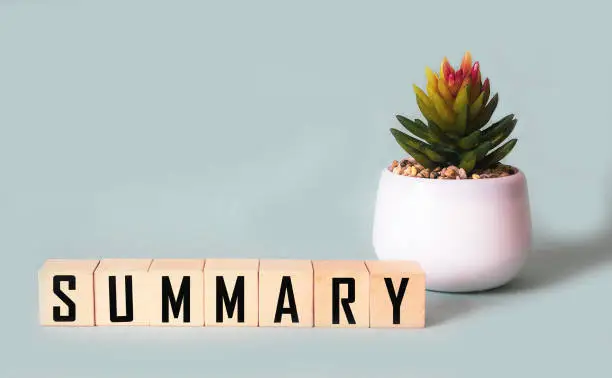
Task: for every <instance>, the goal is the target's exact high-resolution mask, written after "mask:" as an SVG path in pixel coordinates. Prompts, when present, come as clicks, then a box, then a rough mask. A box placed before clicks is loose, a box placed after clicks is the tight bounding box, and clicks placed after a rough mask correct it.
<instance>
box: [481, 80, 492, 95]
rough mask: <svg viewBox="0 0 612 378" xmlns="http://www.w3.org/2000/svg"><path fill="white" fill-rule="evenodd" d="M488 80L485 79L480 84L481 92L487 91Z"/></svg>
mask: <svg viewBox="0 0 612 378" xmlns="http://www.w3.org/2000/svg"><path fill="white" fill-rule="evenodd" d="M489 85H490V84H489V78H486V79H485V81H484V83H483V84H482V91H483V92H484V91H488V90H489Z"/></svg>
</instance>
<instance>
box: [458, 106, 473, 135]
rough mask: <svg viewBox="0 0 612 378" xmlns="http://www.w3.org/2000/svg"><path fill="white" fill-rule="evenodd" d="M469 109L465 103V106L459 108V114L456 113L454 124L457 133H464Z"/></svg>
mask: <svg viewBox="0 0 612 378" xmlns="http://www.w3.org/2000/svg"><path fill="white" fill-rule="evenodd" d="M469 111H470V106H469V105H468V104H465V106H463V107H462V108H461V111H460V112H459V114H457V121H456V123H455V126H456V130H457V133H458V134H459V135H465V134H466V130H467V124H468V115H469Z"/></svg>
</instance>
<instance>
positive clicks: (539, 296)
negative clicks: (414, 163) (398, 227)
mask: <svg viewBox="0 0 612 378" xmlns="http://www.w3.org/2000/svg"><path fill="white" fill-rule="evenodd" d="M547 3H548V4H547ZM0 4H1V5H0V230H1V231H0V232H1V234H0V251H2V256H4V260H3V261H2V275H1V278H0V279H1V283H2V285H3V287H4V291H3V296H4V298H3V302H2V303H3V306H2V311H1V312H0V320H1V321H2V330H1V331H2V332H1V334H2V341H1V342H2V344H3V347H2V350H3V352H2V354H1V357H0V376H2V377H30V376H32V377H34V376H36V377H42V376H44V377H63V378H67V377H92V378H95V377H170V376H172V377H203V376H206V377H216V376H219V377H221V376H247V375H248V376H262V377H273V376H279V377H280V376H297V377H306V376H315V374H318V376H322V377H331V376H334V377H336V376H340V377H378V376H383V375H384V376H386V375H390V376H391V374H393V376H403V377H406V376H409V377H444V378H446V377H464V376H465V377H494V376H496V377H517V376H529V377H536V376H554V377H572V376H577V375H581V376H582V375H586V376H592V377H600V376H603V375H605V373H604V371H606V370H609V369H611V368H612V366H611V363H610V358H609V356H610V351H611V350H612V326H611V325H610V323H611V320H612V296H611V294H610V293H611V290H612V259H610V257H611V255H610V249H611V248H612V243H611V240H610V238H608V239H606V237H605V236H602V235H603V233H606V232H608V235H609V234H610V231H611V230H612V223H611V222H612V203H611V200H610V199H611V196H607V197H606V193H607V194H611V193H610V192H611V190H610V186H611V184H612V167H611V163H612V155H611V154H610V140H612V122H611V121H610V119H611V116H610V109H611V106H612V91H611V89H610V88H611V87H612V74H611V71H612V69H611V67H612V66H611V64H610V62H611V60H612V53H611V47H610V40H609V38H610V37H609V36H610V35H612V27H611V26H610V21H609V17H610V12H611V9H610V7H609V6H606V5H604V4H605V2H604V1H587V0H583V1H572V2H569V1H568V2H563V1H561V2H552V1H550V2H536V1H498V2H497V1H490V0H489V1H478V2H476V1H453V2H443V1H405V0H404V1H370V2H358V1H331V0H327V1H318V0H316V1H315V0H311V1H301V2H297V1H288V0H285V1H267V0H258V1H229V0H226V1H214V2H213V1H178V0H174V1H163V2H162V1H144V0H143V1H133V0H121V1H110V0H106V1H97V2H93V1H78V0H71V1H68V0H56V1H51V0H46V1H45V0H32V1H26V0H23V1H18V0H3V1H1V2H0ZM466 49H470V50H471V51H472V53H473V54H474V57H475V58H476V59H478V60H480V61H481V63H482V69H483V71H484V72H485V74H486V75H488V76H490V77H491V78H492V79H491V80H492V85H493V88H494V90H496V91H500V98H501V105H500V107H499V110H498V113H496V114H497V115H498V116H501V115H503V114H506V113H508V112H513V113H515V114H517V116H518V118H519V123H518V126H517V129H516V131H515V135H516V136H517V137H519V143H518V145H517V147H516V149H515V151H514V152H513V154H512V155H511V156H510V157H509V158H508V160H507V162H508V163H511V164H515V165H517V166H519V167H520V168H522V169H523V170H524V171H525V172H526V174H527V176H528V181H529V188H530V194H531V199H532V206H533V208H532V210H533V220H534V230H535V239H536V240H535V252H534V258H533V259H531V260H530V262H529V265H528V266H527V267H526V269H525V271H524V272H523V274H522V275H521V277H520V278H519V279H518V280H517V281H516V282H515V283H514V284H513V285H511V286H509V287H507V288H504V289H503V290H499V291H495V292H491V293H486V294H481V295H444V294H432V293H430V294H428V308H427V311H428V314H427V320H428V328H426V329H424V330H415V331H406V332H404V331H397V330H391V331H387V330H375V329H370V330H319V329H313V330H306V331H290V330H267V329H238V330H218V329H217V330H212V329H199V330H193V329H189V330H174V329H171V330H167V329H165V330H151V329H130V330H124V329H111V330H109V329H89V330H75V329H43V328H41V327H39V326H38V324H37V305H36V298H37V288H36V277H35V274H36V270H37V269H38V267H39V266H40V264H42V262H43V261H44V260H45V259H46V258H49V257H75V258H90V257H94V258H97V257H113V256H120V257H140V256H143V257H144V256H146V257H173V256H176V257H203V256H204V257H206V256H210V255H214V256H232V257H240V256H249V257H298V258H312V259H316V258H372V257H374V254H373V250H372V247H371V223H372V212H373V205H374V196H375V192H376V185H377V181H378V175H379V173H380V170H381V169H382V168H383V167H384V166H385V165H387V164H388V163H389V162H390V161H391V160H393V159H394V158H398V157H400V156H401V155H402V151H401V149H400V148H399V147H398V146H397V144H396V143H395V141H394V140H393V138H392V137H391V136H390V134H389V132H388V129H389V127H392V126H397V125H398V124H397V123H396V121H395V119H394V114H396V113H405V114H409V115H416V114H417V107H416V105H415V101H414V94H413V92H412V89H411V85H412V83H413V82H416V83H418V84H423V83H424V67H425V65H430V66H432V68H437V67H438V64H439V62H440V60H441V58H442V57H443V55H444V54H447V55H448V57H449V59H451V60H452V61H453V62H455V63H456V62H458V61H459V59H460V58H461V56H462V54H463V52H464V51H465V50H466ZM442 200H443V199H442ZM440 216H442V215H440ZM443 234H444V230H441V235H443ZM410 237H414V238H417V237H419V236H418V235H410ZM66 361H68V363H66ZM288 366H291V368H289V367H288Z"/></svg>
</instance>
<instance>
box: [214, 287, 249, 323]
mask: <svg viewBox="0 0 612 378" xmlns="http://www.w3.org/2000/svg"><path fill="white" fill-rule="evenodd" d="M224 303H225V306H226V308H227V317H228V318H231V317H233V316H234V310H235V309H236V305H237V306H238V323H244V276H238V277H237V278H236V286H234V291H233V292H232V299H231V300H230V298H229V294H228V293H227V288H226V287H225V281H224V280H223V276H217V323H221V322H222V321H223V304H224Z"/></svg>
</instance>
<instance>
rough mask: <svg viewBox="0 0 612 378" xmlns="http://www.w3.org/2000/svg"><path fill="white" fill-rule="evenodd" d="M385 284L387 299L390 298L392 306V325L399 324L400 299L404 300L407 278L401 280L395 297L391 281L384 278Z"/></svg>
mask: <svg viewBox="0 0 612 378" xmlns="http://www.w3.org/2000/svg"><path fill="white" fill-rule="evenodd" d="M385 284H386V285H387V291H388V292H389V298H391V304H392V305H393V324H400V306H401V305H402V299H404V294H406V286H408V278H406V277H404V278H402V281H401V282H400V287H399V290H398V293H397V296H396V295H395V290H393V281H392V280H391V278H389V277H385Z"/></svg>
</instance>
